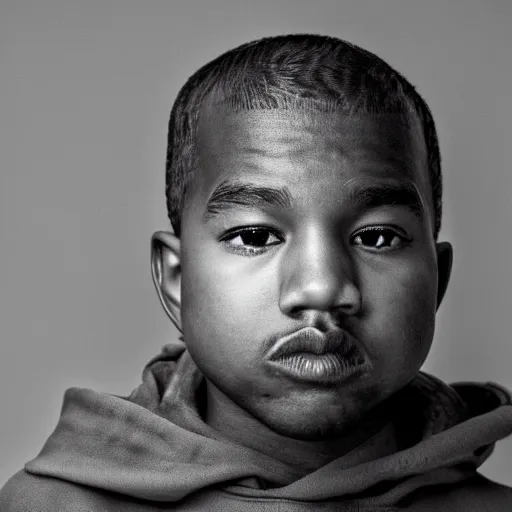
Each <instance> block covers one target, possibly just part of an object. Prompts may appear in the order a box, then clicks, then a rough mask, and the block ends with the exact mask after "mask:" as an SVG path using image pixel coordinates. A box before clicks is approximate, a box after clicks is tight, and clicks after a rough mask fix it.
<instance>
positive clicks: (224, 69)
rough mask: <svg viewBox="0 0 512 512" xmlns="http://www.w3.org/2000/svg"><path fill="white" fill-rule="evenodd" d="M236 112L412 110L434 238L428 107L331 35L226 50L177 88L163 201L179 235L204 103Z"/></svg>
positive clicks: (436, 173)
mask: <svg viewBox="0 0 512 512" xmlns="http://www.w3.org/2000/svg"><path fill="white" fill-rule="evenodd" d="M211 98H214V100H215V101H216V102H219V103H222V104H225V105H226V104H227V105H229V106H230V107H231V108H233V109H235V110H237V111H239V110H249V109H279V108H280V109H300V110H308V111H320V112H321V111H327V112H338V111H339V112H340V113H354V114H355V113H368V114H383V113H393V114H397V113H398V114H406V115H407V117H408V116H409V114H410V113H411V112H413V113H416V114H417V117H418V118H419V121H420V123H421V126H422V129H423V134H424V139H425V145H426V149H427V165H428V170H429V177H430V185H431V188H432V200H433V205H434V233H433V235H434V238H435V239H437V237H438V234H439V230H440V228H441V216H442V176H441V158H440V154H439V145H438V139H437V133H436V128H435V124H434V120H433V118H432V114H431V112H430V109H429V107H428V105H427V104H426V102H425V101H424V100H423V98H422V97H421V96H420V95H419V94H418V93H417V92H416V89H415V88H414V86H413V85H412V84H411V83H410V82H408V81H407V80H406V79H405V78H404V77H403V76H402V75H401V74H400V73H398V72H397V71H395V70H394V69H393V68H392V67H391V66H389V65H388V64H387V63H386V62H384V61H383V60H382V59H381V58H379V57H377V56H376V55H374V54H373V53H371V52H369V51H367V50H364V49H363V48H360V47H358V46H356V45H354V44H352V43H349V42H347V41H343V40H341V39H337V38H334V37H328V36H320V35H311V34H293V35H283V36H276V37H267V38H264V39H260V40H257V41H253V42H250V43H246V44H243V45H241V46H238V47H237V48H234V49H233V50H230V51H228V52H226V53H224V54H222V55H221V56H219V57H217V58H216V59H214V60H212V61H211V62H209V63H208V64H206V65H204V66H203V67H201V68H200V69H199V70H198V71H196V73H194V74H193V75H192V76H191V77H190V78H189V79H188V80H187V82H186V83H185V85H184V86H183V87H182V88H181V90H180V92H179V93H178V96H177V98H176V101H175V102H174V105H173V108H172V111H171V116H170V120H169V132H168V146H167V163H166V198H167V212H168V216H169V219H170V221H171V224H172V227H173V229H174V232H175V234H176V236H180V232H181V213H182V210H183V204H184V199H185V195H186V192H187V185H188V183H189V181H190V178H191V176H192V174H193V172H194V168H195V167H196V162H197V151H196V148H195V144H196V135H197V127H198V123H199V115H200V111H201V106H202V105H203V104H204V102H205V100H207V99H211Z"/></svg>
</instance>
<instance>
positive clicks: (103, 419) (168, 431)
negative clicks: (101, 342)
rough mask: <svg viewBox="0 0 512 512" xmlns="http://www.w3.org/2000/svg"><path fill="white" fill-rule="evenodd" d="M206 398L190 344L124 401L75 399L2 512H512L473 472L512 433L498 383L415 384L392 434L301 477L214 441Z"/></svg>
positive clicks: (8, 492)
mask: <svg viewBox="0 0 512 512" xmlns="http://www.w3.org/2000/svg"><path fill="white" fill-rule="evenodd" d="M203 400H204V377H203V376H202V375H201V373H200V372H199V370H198V369H197V367H196V366H195V364H194V362H193V361H192V359H191V357H190V355H189V353H188V351H187V350H186V349H185V346H184V345H183V344H181V343H177V344H174V345H167V346H166V347H164V349H163V351H162V353H161V354H160V355H158V356H157V357H155V358H154V359H152V360H151V361H150V362H149V363H148V365H147V366H146V368H145V370H144V372H143V379H142V384H141V385H140V386H139V387H138V388H136V389H135V390H134V391H133V392H132V393H131V395H130V396H128V397H119V396H114V395H108V394H104V393H98V392H95V391H92V390H89V389H80V388H71V389H69V390H67V391H66V393H65V397H64V403H63V407H62V411H61V416H60V419H59V422H58V424H57V427H56V429H55V431H54V432H53V433H52V435H51V436H50V437H49V439H48V441H47V442H46V444H45V445H44V447H43V449H42V451H41V453H40V454H39V455H38V456H37V457H36V458H35V459H34V460H32V461H30V462H28V463H27V464H26V465H25V468H24V469H23V470H22V471H20V472H19V473H17V474H16V475H14V476H13V477H12V478H11V479H10V480H9V481H8V482H7V484H6V485H5V486H4V488H3V489H2V491H1V492H0V510H1V512H56V511H62V512H100V511H101V512H114V511H115V512H121V511H122V512H136V511H137V512H155V511H162V510H178V511H206V510H208V511H217V510H218V511H226V512H230V511H239V510H247V511H255V512H256V511H257V512H267V511H269V512H270V511H280V512H284V511H290V512H292V511H293V512H298V511H306V510H308V511H310V510H312V511H316V510H318V511H323V512H327V511H346V512H355V511H365V512H376V511H387V512H391V511H395V510H410V511H416V512H420V511H430V510H436V511H444V510H447V511H448V510H449V511H450V512H459V511H460V512H462V511H464V512H471V511H478V512H485V511H489V512H490V511H493V512H494V511H498V512H499V511H507V512H510V511H512V488H509V487H505V486H502V485H499V484H497V483H494V482H491V481H489V480H487V479H486V478H484V477H483V476H482V475H480V474H479V473H478V472H477V468H478V467H479V466H480V465H481V464H482V463H483V462H484V461H485V460H486V459H487V458H488V457H489V455H490V454H491V452H492V450H493V448H494V443H495V442H496V441H498V440H500V439H502V438H504V437H506V436H507V435H509V434H511V433H512V399H511V395H510V394H509V393H508V392H507V391H506V390H504V389H503V388H501V387H499V386H498V385H496V384H492V383H487V384H475V383H459V384H454V385H451V386H448V385H446V384H444V383H442V382H441V381H439V380H438V379H436V378H435V377H433V376H430V375H428V374H425V373H422V372H419V373H418V374H417V376H416V377H415V379H414V380H413V381H412V382H410V383H409V384H408V385H407V386H406V387H405V388H404V389H403V390H401V391H400V392H399V393H397V396H396V397H395V399H394V401H393V406H392V408H391V409H390V417H391V418H392V422H391V423H390V425H391V427H390V425H387V426H386V427H385V428H384V429H383V430H382V431H381V432H379V433H377V434H376V435H375V436H374V437H373V438H371V439H369V440H368V441H366V442H365V443H363V445H361V446H359V447H357V448H356V449H354V450H353V451H352V452H349V453H348V454H346V455H344V456H343V457H340V458H338V459H335V460H333V461H332V462H330V463H328V464H326V465H324V466H323V467H321V468H319V469H318V470H316V471H313V472H310V473H308V474H305V475H298V474H297V472H296V470H295V471H294V470H292V469H291V468H290V467H287V466H286V465H285V464H284V463H282V462H280V461H278V460H275V459H274V458H272V457H269V456H267V455H264V454H262V453H260V452H257V451H255V450H252V449H251V448H248V447H247V446H244V445H241V444H235V443H233V442H232V441H230V440H228V439H226V438H225V437H222V436H221V435H220V434H219V433H218V432H216V431H214V430H213V429H211V428H210V427H209V426H208V425H207V424H206V423H205V422H204V421H203V420H202V418H201V408H202V405H201V404H202V402H203Z"/></svg>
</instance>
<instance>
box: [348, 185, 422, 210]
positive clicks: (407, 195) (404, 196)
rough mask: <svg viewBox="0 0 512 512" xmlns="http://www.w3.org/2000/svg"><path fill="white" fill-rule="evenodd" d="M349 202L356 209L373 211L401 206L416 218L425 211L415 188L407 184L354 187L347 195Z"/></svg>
mask: <svg viewBox="0 0 512 512" xmlns="http://www.w3.org/2000/svg"><path fill="white" fill-rule="evenodd" d="M348 197H349V202H350V203H352V204H353V205H354V206H355V207H356V208H357V209H360V210H365V209H373V208H379V207H383V206H403V207H406V208H409V210H410V211H411V212H412V213H414V215H416V216H417V217H420V218H421V216H422V215H423V213H424V211H425V206H424V202H423V200H422V198H421V196H420V194H419V192H418V190H417V188H416V187H415V186H414V185H413V184H412V183H411V184H409V183H408V182H396V183H393V182H388V183H378V184H376V185H364V186H359V185H358V186H356V187H354V188H352V189H351V190H350V191H349V193H348Z"/></svg>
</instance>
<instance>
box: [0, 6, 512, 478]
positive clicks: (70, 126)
mask: <svg viewBox="0 0 512 512" xmlns="http://www.w3.org/2000/svg"><path fill="white" fill-rule="evenodd" d="M511 5H512V4H511V3H510V2H508V1H507V0H502V1H498V0H496V1H492V0H487V1H485V0H481V1H477V0H460V1H457V0H435V1H434V0H428V1H425V0H374V1H368V0H347V1H344V0H341V1H334V0H332V1H329V0H327V1H321V0H314V1H313V0H304V1H299V0H295V1H293V0H290V1H286V0H283V1H279V0H258V1H255V0H238V1H237V0H209V1H207V0H204V1H201V2H199V1H194V0H183V1H172V0H167V1H153V0H144V1H142V0H139V1H132V0H117V1H113V0H111V1H108V0H103V1H100V0H98V1H93V0H87V1H85V0H84V1H81V2H78V1H72V0H62V1H54V0H45V1H41V0H34V1H27V0H11V1H6V0H2V2H1V3H0V162H1V167H0V173H1V174H0V180H1V181H0V195H1V197H0V199H1V201H0V208H1V210H0V244H1V259H0V262H1V264H0V340H1V342H0V410H1V411H2V412H1V421H0V485H1V484H2V483H3V482H4V481H5V480H6V479H7V478H8V477H9V476H10V475H11V474H12V473H13V472H15V471H16V470H18V469H19V468H20V467H21V466H22V464H23V463H24V462H25V461H27V460H28V459H30V458H32V457H34V456H35V455H36V454H37V452H38V451H39V449H40V447H41V446H42V443H43V441H44V440H45V438H46V437H47V435H48V434H49V433H50V432H51V430H52V429H53V427H54V425H55V423H56V421H57V417H58V414H59V409H60V405H61V400H62V394H63V391H64V389H65V388H66V387H69V386H86V387H92V388H95V389H97V390H102V391H107V392H112V393H119V394H125V393H127V392H129V391H130V390H131V389H132V388H133V387H135V386H136V385H137V383H138V382H139V378H140V371H141V369H142V366H143V364H144V363H145V362H146V361H147V360H148V359H149V358H150V357H151V356H152V355H153V354H155V353H156V352H157V351H158V349H159V348H160V346H161V345H163V344H164V343H165V342H167V340H168V339H170V338H171V337H173V336H175V332H174V330H173V329H172V328H171V327H170V325H169V323H168V322H167V320H166V318H165V316H164V314H163V312H161V311H160V308H159V304H158V302H157V299H156V296H155V294H154V293H153V289H152V284H151V280H150V273H149V237H150V236H151V233H152V232H153V231H154V230H155V229H162V228H166V227H167V223H166V215H165V209H164V173H163V167H164V152H165V137H166V124H167V118H168V111H169V109H170V107H171V104H172V101H173V99H174V97H175V95H176V93H177V90H178V88H179V87H180V86H181V85H182V84H183V82H184V80H185V79H186V78H187V77H188V76H189V75H190V74H191V73H192V72H193V71H195V70H196V69H197V68H198V67H199V66H200V65H202V64H204V63H205V62H206V61H207V60H210V59H211V58H213V57H215V56H217V55H218V54H219V53H220V52H222V51H224V50H226V49H228V48H231V47H233V46H235V45H238V44H239V43H242V42H245V41H247V40H250V39H254V38H258V37H261V36H265V35H272V34H277V33H288V32H319V33H325V34H332V35H335V36H340V37H342V38H345V39H349V40H351V41H353V42H354V43H356V44H360V45H362V46H364V47H366V48H368V49H369V50H373V51H375V52H376V53H378V54H379V55H380V56H382V57H383V58H384V59H386V60H388V62H389V63H390V64H391V65H393V66H395V67H397V68H398V69H399V70H400V71H401V72H403V73H404V74H405V75H406V76H407V77H408V78H409V79H410V80H411V81H412V82H413V83H414V84H416V85H417V86H418V87H419V90H420V92H421V93H422V94H423V95H424V97H425V98H426V99H427V101H428V102H429V104H430V105H431V107H432V110H433V113H434V117H435V118H436V120H437V124H438V128H439V134H440V140H441V148H442V153H443V156H444V173H445V187H446V195H445V205H446V206H445V211H446V215H445V221H444V229H443V232H442V238H444V239H449V240H451V241H453V243H454V245H455V268H454V275H453V282H452V284H451V288H450V289H449V291H448V295H447V297H446V301H445V303H444V305H443V307H442V310H441V312H440V314H439V323H438V330H437V335H436V340H435V345H434V349H433V352H432V353H431V355H430V357H429V360H428V364H427V365H426V369H427V370H429V371H431V372H433V373H435V374H437V375H438V376H440V377H441V378H443V379H445V380H448V381H452V380H459V379H464V380H495V381H499V382H501V383H502V384H504V385H506V386H508V387H510V388H512V372H511V371H510V364H511V361H512V343H511V341H510V332H509V331H510V328H509V327H510V326H509V323H508V321H509V320H510V318H511V316H510V311H511V305H512V271H511V269H510V263H509V262H510V260H511V258H512V222H511V218H512V201H511V200H510V196H511V194H512V175H511V172H510V163H511V162H512V155H511V147H512V98H511V88H512V83H511V79H512V57H511V56H512V46H511V42H512V37H511V34H512V32H511V31H510V29H509V27H510V25H511V24H512V10H511ZM484 473H486V474H487V475H489V476H491V477H493V478H495V479H496V480H498V481H501V482H504V483H507V484H509V485H512V440H508V441H505V442H502V443H500V445H498V448H497V449H496V453H495V455H494V456H493V458H492V459H491V461H490V462H488V463H487V464H486V465H485V467H484Z"/></svg>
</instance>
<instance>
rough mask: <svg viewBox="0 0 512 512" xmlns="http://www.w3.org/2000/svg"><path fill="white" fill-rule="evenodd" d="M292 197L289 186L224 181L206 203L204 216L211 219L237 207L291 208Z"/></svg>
mask: <svg viewBox="0 0 512 512" xmlns="http://www.w3.org/2000/svg"><path fill="white" fill-rule="evenodd" d="M291 204H292V199H291V195H290V192H289V190H288V188H287V187H279V188H276V187H265V186H259V185H254V184H252V183H242V182H228V181H224V182H222V183H221V184H220V185H219V186H218V187H217V188H216V189H215V190H214V191H213V193H212V195H211V196H210V199H208V202H207V204H206V208H205V212H204V217H205V220H209V219H211V218H213V217H215V216H216V215H219V214H221V213H222V212H224V211H227V210H230V209H233V208H237V207H246V208H265V207H267V208H268V207H276V206H277V207H281V208H290V207H291Z"/></svg>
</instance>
